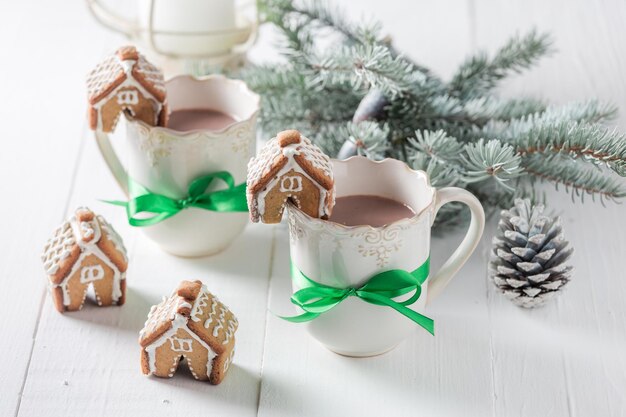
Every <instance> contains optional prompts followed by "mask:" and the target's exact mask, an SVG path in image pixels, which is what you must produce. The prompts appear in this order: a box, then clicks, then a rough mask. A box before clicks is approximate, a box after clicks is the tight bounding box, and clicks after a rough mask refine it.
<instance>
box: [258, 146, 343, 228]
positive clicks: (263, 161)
mask: <svg viewBox="0 0 626 417" xmlns="http://www.w3.org/2000/svg"><path fill="white" fill-rule="evenodd" d="M281 153H282V155H284V156H285V157H286V158H288V161H287V163H286V164H285V166H283V168H282V169H281V170H280V171H279V172H278V173H277V174H276V175H275V179H272V180H270V181H269V182H268V183H267V184H266V185H265V187H264V188H263V189H262V190H260V191H259V192H257V193H256V194H255V195H254V196H253V198H252V201H251V206H252V207H251V209H252V210H256V212H257V213H258V215H259V216H260V217H263V215H264V214H265V198H266V196H267V194H268V193H269V192H270V191H271V190H272V189H273V188H274V186H275V181H276V179H280V183H279V187H280V188H279V190H280V191H281V192H299V191H301V190H302V188H301V187H296V188H293V182H292V183H291V184H290V186H287V185H286V184H285V183H284V181H285V179H287V178H291V176H290V177H284V175H285V174H286V173H288V172H290V171H292V170H293V171H295V172H297V173H298V174H301V175H302V176H304V177H305V178H307V179H309V180H310V181H312V183H313V184H315V185H317V188H318V189H319V192H320V201H319V207H318V215H319V216H320V217H321V216H328V215H330V212H329V210H328V208H329V205H328V204H326V199H327V198H328V193H329V190H326V189H325V188H324V187H323V186H321V185H320V184H319V183H318V182H317V181H316V180H315V179H313V178H312V177H311V176H310V175H308V174H307V173H306V171H305V170H304V169H302V167H301V166H300V165H299V164H298V163H297V161H296V160H295V159H294V156H295V155H302V156H304V158H305V159H306V160H307V161H309V162H310V163H311V165H313V166H314V167H315V168H316V169H318V170H320V171H321V172H323V173H324V175H325V176H327V177H329V178H330V179H332V178H333V173H332V169H331V165H330V159H329V158H328V156H327V155H325V154H324V153H322V151H321V150H320V149H319V148H318V147H317V146H315V145H313V144H312V143H311V141H310V140H309V139H307V138H306V137H304V136H300V141H299V142H297V143H291V144H289V145H287V146H285V147H282V148H281V147H280V144H279V143H278V138H272V139H270V141H269V142H268V143H267V144H266V145H265V146H264V147H263V149H262V150H261V152H260V153H259V155H257V156H256V157H255V158H252V159H251V160H250V162H249V163H248V184H249V185H250V184H254V183H258V182H259V181H260V180H261V178H263V176H264V175H266V174H267V172H269V171H270V169H271V168H272V164H273V163H274V160H275V159H276V156H277V155H279V154H281ZM300 181H301V179H300ZM299 184H301V182H300V183H299ZM332 197H333V201H331V204H330V207H332V206H333V205H334V193H332Z"/></svg>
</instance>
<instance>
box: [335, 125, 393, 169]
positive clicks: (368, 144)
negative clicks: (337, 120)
mask: <svg viewBox="0 0 626 417" xmlns="http://www.w3.org/2000/svg"><path fill="white" fill-rule="evenodd" d="M333 136H335V138H336V140H337V141H349V142H351V143H352V144H354V145H355V147H356V151H357V155H362V156H366V157H368V158H370V159H373V160H379V159H383V158H385V156H386V153H387V151H388V150H389V146H390V145H389V141H388V137H389V127H388V126H387V125H386V124H379V123H377V122H374V121H369V120H364V121H361V122H359V123H352V122H348V123H346V124H345V125H343V126H340V127H339V128H338V129H335V131H334V132H333ZM339 143H341V142H339Z"/></svg>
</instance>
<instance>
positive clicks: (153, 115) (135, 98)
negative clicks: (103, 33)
mask: <svg viewBox="0 0 626 417" xmlns="http://www.w3.org/2000/svg"><path fill="white" fill-rule="evenodd" d="M87 94H88V100H89V125H90V127H91V129H92V130H100V131H103V132H112V131H113V130H114V129H115V126H116V125H117V121H118V119H119V118H120V115H121V114H122V112H124V111H125V112H128V113H129V114H130V116H132V117H133V118H135V119H139V120H142V121H144V122H145V123H147V124H149V125H150V126H164V125H165V118H166V117H167V108H166V105H165V84H164V82H163V74H162V73H161V71H159V69H158V68H157V67H155V66H154V65H152V64H151V63H150V62H148V61H147V60H146V58H145V57H144V56H143V55H142V54H140V53H139V52H137V50H136V49H135V47H134V46H125V47H122V48H120V49H118V50H117V52H115V54H113V55H111V56H109V57H108V58H106V59H105V60H104V61H102V62H101V63H100V64H98V66H97V67H96V68H94V69H93V70H92V71H91V72H90V73H89V75H88V76H87Z"/></svg>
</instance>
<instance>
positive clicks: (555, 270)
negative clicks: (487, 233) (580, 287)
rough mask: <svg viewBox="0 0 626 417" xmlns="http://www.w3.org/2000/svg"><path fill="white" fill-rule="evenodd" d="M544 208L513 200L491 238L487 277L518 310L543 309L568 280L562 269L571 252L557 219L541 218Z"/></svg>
mask: <svg viewBox="0 0 626 417" xmlns="http://www.w3.org/2000/svg"><path fill="white" fill-rule="evenodd" d="M543 210H544V206H543V204H537V205H535V206H532V207H531V204H530V201H529V200H528V199H526V200H521V199H516V200H515V206H514V207H513V208H511V209H510V210H508V211H507V210H502V212H501V213H500V215H501V218H500V222H499V223H498V232H497V233H496V236H495V237H494V238H493V250H492V253H491V260H490V262H489V276H490V277H491V279H492V281H493V283H494V284H495V286H496V287H497V288H498V289H499V290H500V291H501V292H502V293H503V294H504V295H505V296H506V297H507V298H509V299H510V300H512V301H513V302H514V303H515V304H517V305H518V306H520V307H526V308H533V307H538V306H541V305H543V304H544V303H545V302H546V301H547V300H549V299H550V298H552V297H554V296H555V295H556V294H557V293H558V292H559V291H561V290H562V289H563V288H564V287H565V285H566V284H567V283H568V282H569V280H570V275H571V273H572V266H570V265H565V263H564V262H565V261H566V260H567V259H568V258H569V257H570V256H571V254H572V252H573V248H571V247H570V246H569V243H568V242H567V241H566V240H564V239H563V230H562V228H561V222H560V218H558V217H557V218H556V219H553V218H550V217H548V216H545V215H543Z"/></svg>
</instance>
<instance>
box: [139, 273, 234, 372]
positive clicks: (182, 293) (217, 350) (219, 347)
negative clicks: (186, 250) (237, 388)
mask: <svg viewBox="0 0 626 417" xmlns="http://www.w3.org/2000/svg"><path fill="white" fill-rule="evenodd" d="M238 325H239V323H238V322H237V318H235V316H234V315H233V313H232V312H231V311H230V310H229V309H228V307H226V306H225V305H224V304H222V303H221V302H220V301H219V300H218V299H217V297H215V296H214V295H213V294H211V293H210V292H209V291H208V290H207V288H206V286H204V285H202V282H201V281H193V282H191V281H183V282H181V283H180V285H179V286H178V288H177V289H176V290H175V291H174V292H173V293H172V295H170V296H169V297H163V301H162V302H161V303H160V304H158V305H155V306H152V308H151V309H150V313H149V314H148V320H147V321H146V324H145V325H144V328H143V330H141V332H140V333H139V344H140V345H141V370H142V371H143V373H144V374H145V375H150V374H152V375H155V376H158V377H163V378H168V377H172V376H173V375H174V372H176V368H177V367H178V363H179V362H180V360H181V359H182V358H185V359H186V360H187V365H188V366H189V370H190V371H191V373H192V374H193V376H194V378H196V379H198V380H201V381H209V382H210V383H211V384H219V383H220V382H222V380H223V379H224V376H225V375H226V372H227V371H228V367H229V366H230V364H231V363H232V360H233V356H234V355H235V331H236V330H237V326H238Z"/></svg>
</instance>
